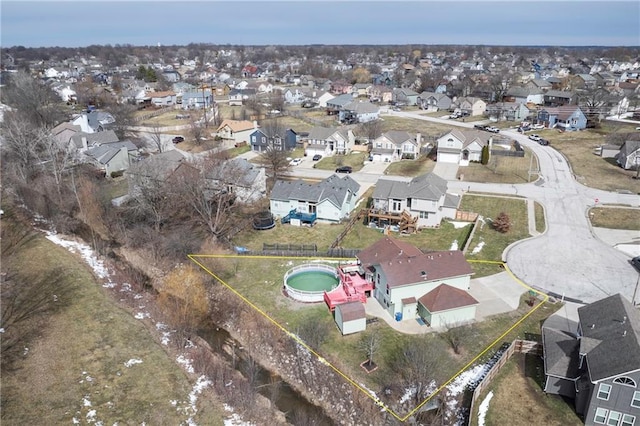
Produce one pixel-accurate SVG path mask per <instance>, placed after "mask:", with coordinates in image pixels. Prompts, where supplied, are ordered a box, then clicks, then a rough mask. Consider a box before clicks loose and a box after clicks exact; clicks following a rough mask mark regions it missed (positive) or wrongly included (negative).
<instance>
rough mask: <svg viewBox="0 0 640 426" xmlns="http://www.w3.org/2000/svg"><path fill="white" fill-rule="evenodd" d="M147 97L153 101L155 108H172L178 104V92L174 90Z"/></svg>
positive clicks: (153, 93) (149, 94) (148, 94)
mask: <svg viewBox="0 0 640 426" xmlns="http://www.w3.org/2000/svg"><path fill="white" fill-rule="evenodd" d="M147 97H149V98H150V99H151V104H152V105H155V106H171V105H175V104H176V103H177V96H176V92H174V91H172V90H167V91H164V92H151V93H147Z"/></svg>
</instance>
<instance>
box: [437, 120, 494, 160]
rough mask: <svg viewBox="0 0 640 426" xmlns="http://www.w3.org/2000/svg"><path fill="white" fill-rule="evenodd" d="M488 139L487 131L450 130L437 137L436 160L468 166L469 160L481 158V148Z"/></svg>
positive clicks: (487, 143)
mask: <svg viewBox="0 0 640 426" xmlns="http://www.w3.org/2000/svg"><path fill="white" fill-rule="evenodd" d="M490 141H492V136H490V134H488V133H487V132H481V131H478V130H466V131H463V130H458V129H454V130H451V131H450V132H449V133H446V134H444V135H443V136H440V137H439V138H438V140H437V157H436V160H437V161H439V162H442V163H454V164H458V165H460V166H468V165H469V162H470V161H481V160H482V148H483V147H484V146H487V145H490ZM489 148H491V146H489Z"/></svg>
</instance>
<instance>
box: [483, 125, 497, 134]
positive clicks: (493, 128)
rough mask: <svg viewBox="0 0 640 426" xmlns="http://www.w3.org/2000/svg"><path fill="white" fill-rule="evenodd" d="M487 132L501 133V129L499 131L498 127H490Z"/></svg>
mask: <svg viewBox="0 0 640 426" xmlns="http://www.w3.org/2000/svg"><path fill="white" fill-rule="evenodd" d="M485 130H486V131H487V132H491V133H500V129H498V128H497V127H493V126H489V127H487V128H485Z"/></svg>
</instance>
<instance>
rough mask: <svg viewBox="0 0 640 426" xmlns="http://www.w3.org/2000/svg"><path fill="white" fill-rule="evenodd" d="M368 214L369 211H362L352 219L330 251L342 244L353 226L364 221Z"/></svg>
mask: <svg viewBox="0 0 640 426" xmlns="http://www.w3.org/2000/svg"><path fill="white" fill-rule="evenodd" d="M367 213H369V209H360V211H359V212H358V214H356V215H353V217H351V220H349V222H348V223H347V226H345V227H344V229H343V230H342V232H341V233H340V235H338V237H337V238H336V239H335V240H334V241H333V243H332V244H331V247H330V249H329V250H331V249H334V248H336V247H338V246H339V245H340V243H341V242H342V239H343V238H344V237H346V236H347V234H348V233H349V231H351V228H353V225H355V223H356V222H357V221H359V220H362V219H363V218H364V217H365V216H366V215H367Z"/></svg>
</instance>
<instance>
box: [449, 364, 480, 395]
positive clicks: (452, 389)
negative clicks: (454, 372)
mask: <svg viewBox="0 0 640 426" xmlns="http://www.w3.org/2000/svg"><path fill="white" fill-rule="evenodd" d="M485 370H488V366H486V365H484V364H480V365H476V366H475V367H473V368H470V369H469V370H465V371H463V372H462V373H460V375H459V376H458V377H456V378H455V380H454V381H453V382H451V384H450V385H449V386H447V388H448V389H449V393H450V394H451V396H458V395H460V394H461V393H462V392H463V391H464V390H465V389H466V387H467V386H468V385H469V383H471V382H473V381H477V380H478V379H479V378H480V376H482V373H484V372H485Z"/></svg>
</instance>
